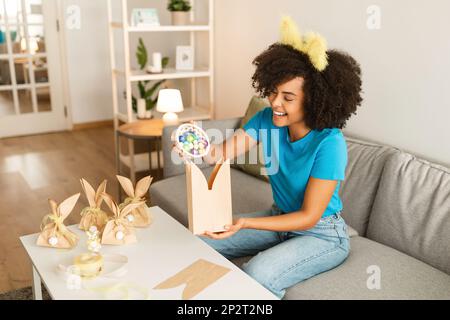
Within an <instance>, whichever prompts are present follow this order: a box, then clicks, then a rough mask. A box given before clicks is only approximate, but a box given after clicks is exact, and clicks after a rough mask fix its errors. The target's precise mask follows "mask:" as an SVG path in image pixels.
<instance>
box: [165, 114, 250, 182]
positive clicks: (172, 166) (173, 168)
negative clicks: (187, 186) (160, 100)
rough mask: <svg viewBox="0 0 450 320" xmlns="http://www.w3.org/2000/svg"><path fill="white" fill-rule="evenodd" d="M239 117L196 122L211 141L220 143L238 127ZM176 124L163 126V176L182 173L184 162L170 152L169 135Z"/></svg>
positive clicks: (205, 165) (202, 166) (175, 127)
mask: <svg viewBox="0 0 450 320" xmlns="http://www.w3.org/2000/svg"><path fill="white" fill-rule="evenodd" d="M240 122H241V118H232V119H225V120H206V121H199V122H196V124H197V125H199V126H200V127H202V128H203V129H204V130H205V131H206V133H207V134H208V136H209V137H210V139H211V143H213V144H217V143H221V142H222V141H223V140H225V139H227V138H229V137H231V136H232V135H233V130H234V129H236V128H238V127H239V125H240ZM177 128H178V126H168V127H164V129H163V134H162V138H161V139H162V150H163V157H164V178H169V177H172V176H177V175H180V174H183V173H184V164H183V163H182V162H181V160H180V158H179V157H178V154H176V152H172V141H171V136H172V133H173V131H175V130H176V129H177ZM207 166H208V165H207V164H205V163H203V164H201V165H199V168H205V167H207Z"/></svg>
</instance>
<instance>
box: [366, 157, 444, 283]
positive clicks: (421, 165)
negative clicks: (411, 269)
mask: <svg viewBox="0 0 450 320" xmlns="http://www.w3.org/2000/svg"><path fill="white" fill-rule="evenodd" d="M367 237H369V238H371V239H373V240H375V241H377V242H381V243H383V244H386V245H388V246H390V247H393V248H396V249H397V250H400V251H402V252H405V253H407V254H409V255H411V256H413V257H415V258H417V259H419V260H422V261H424V262H426V263H428V264H430V265H432V266H434V267H436V268H438V269H440V270H442V271H444V272H446V273H448V274H450V169H447V168H445V167H442V166H439V165H436V164H433V163H430V162H428V161H425V160H420V159H417V158H415V157H414V156H412V155H410V154H407V153H403V152H401V153H397V154H395V155H393V156H391V157H390V158H389V159H388V161H387V162H386V165H385V167H384V170H383V173H382V177H381V181H380V186H379V189H378V193H377V196H376V198H375V202H374V205H373V209H372V214H371V216H370V221H369V226H368V230H367Z"/></svg>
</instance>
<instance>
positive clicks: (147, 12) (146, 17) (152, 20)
mask: <svg viewBox="0 0 450 320" xmlns="http://www.w3.org/2000/svg"><path fill="white" fill-rule="evenodd" d="M131 26H132V27H159V26H160V23H159V17H158V11H157V10H156V9H155V8H134V9H133V10H132V11H131Z"/></svg>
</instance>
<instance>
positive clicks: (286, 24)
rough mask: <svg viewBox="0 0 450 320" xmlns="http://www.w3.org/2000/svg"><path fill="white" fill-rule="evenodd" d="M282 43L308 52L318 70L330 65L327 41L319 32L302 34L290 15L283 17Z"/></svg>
mask: <svg viewBox="0 0 450 320" xmlns="http://www.w3.org/2000/svg"><path fill="white" fill-rule="evenodd" d="M280 32H281V43H282V44H286V45H290V46H292V47H293V48H294V49H296V50H298V51H300V52H302V53H304V54H306V55H307V56H308V57H309V60H310V61H311V63H312V65H313V66H314V68H316V70H317V71H323V70H325V68H326V67H327V66H328V56H327V42H326V40H325V38H324V37H322V36H321V35H320V34H318V33H314V32H308V33H307V34H305V35H304V36H302V35H301V34H300V31H299V30H298V27H297V25H296V23H295V22H294V20H292V18H291V17H289V16H284V17H283V18H282V19H281V26H280Z"/></svg>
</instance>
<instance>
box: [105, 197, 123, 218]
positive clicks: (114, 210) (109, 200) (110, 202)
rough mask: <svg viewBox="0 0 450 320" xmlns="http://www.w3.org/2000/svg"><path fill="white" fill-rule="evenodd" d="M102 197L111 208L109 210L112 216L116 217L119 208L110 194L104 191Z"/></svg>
mask: <svg viewBox="0 0 450 320" xmlns="http://www.w3.org/2000/svg"><path fill="white" fill-rule="evenodd" d="M102 198H103V201H105V203H106V205H107V206H108V208H109V209H111V211H112V213H113V215H114V218H115V219H118V218H119V213H120V209H119V206H118V205H117V203H116V201H114V198H113V197H112V196H111V195H109V194H107V193H106V192H104V193H102ZM114 218H113V219H114Z"/></svg>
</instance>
